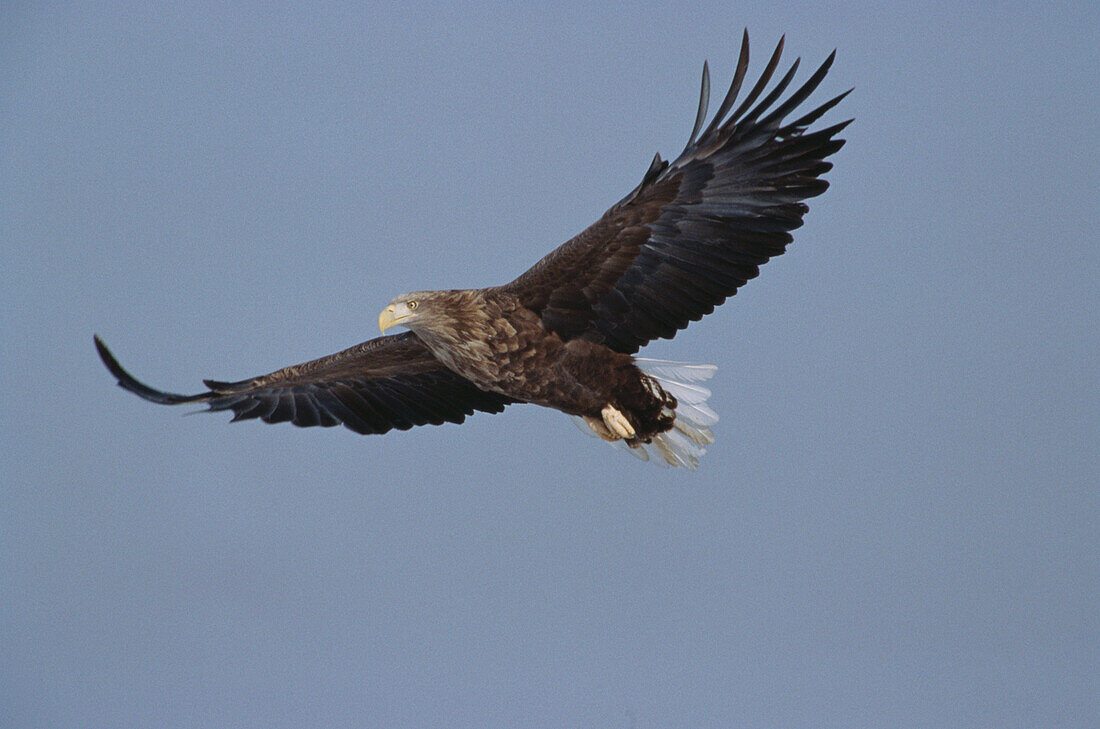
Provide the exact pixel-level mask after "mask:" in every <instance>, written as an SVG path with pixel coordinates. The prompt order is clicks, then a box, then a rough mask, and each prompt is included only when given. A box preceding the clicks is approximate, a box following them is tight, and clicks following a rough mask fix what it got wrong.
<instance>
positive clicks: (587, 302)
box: [501, 32, 849, 354]
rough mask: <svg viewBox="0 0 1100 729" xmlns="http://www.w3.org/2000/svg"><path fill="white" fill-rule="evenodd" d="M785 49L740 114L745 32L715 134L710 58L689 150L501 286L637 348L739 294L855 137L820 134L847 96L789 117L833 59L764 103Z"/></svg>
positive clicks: (620, 346)
mask: <svg viewBox="0 0 1100 729" xmlns="http://www.w3.org/2000/svg"><path fill="white" fill-rule="evenodd" d="M782 50H783V41H782V40H780V42H779V45H778V46H777V47H776V49H775V52H774V53H773V54H772V56H771V59H770V60H769V61H768V65H767V67H766V68H765V69H764V72H763V74H762V75H761V77H760V79H759V81H757V82H756V84H755V85H754V86H753V87H752V89H751V90H750V91H749V92H748V94H747V96H746V97H745V99H744V100H743V101H741V102H740V104H738V106H737V108H736V109H734V110H733V111H732V112H731V109H733V105H734V104H735V103H736V102H737V97H738V95H739V93H740V90H741V84H742V82H743V81H744V79H745V73H746V70H747V68H748V62H749V38H748V33H747V32H746V33H745V35H744V39H743V41H742V45H741V55H740V59H739V60H738V63H737V71H736V72H735V74H734V78H733V83H732V84H731V85H730V89H729V92H728V93H727V94H726V96H725V98H724V100H723V101H722V104H721V106H720V107H719V109H718V111H717V112H716V114H715V115H714V117H713V118H712V119H711V122H710V124H708V125H707V127H706V128H705V129H703V124H704V122H705V121H706V118H707V104H708V99H709V96H710V78H709V72H708V71H707V67H706V65H705V64H704V66H703V84H702V92H701V94H700V101H699V110H698V114H697V116H696V120H695V126H694V128H693V130H692V133H691V136H690V138H689V139H688V143H687V146H686V147H685V148H684V151H683V152H682V153H681V154H680V156H679V157H677V158H676V159H675V160H674V161H673V162H672V163H671V164H670V163H668V162H664V161H662V160H661V157H660V155H657V156H656V157H655V158H654V160H653V163H652V165H650V168H649V170H648V171H647V172H646V174H645V176H644V178H643V180H642V182H641V184H640V185H639V186H638V187H637V188H636V189H635V190H634V191H633V192H631V193H630V194H629V195H627V196H626V197H625V198H624V199H623V200H621V201H620V202H619V203H617V204H616V205H615V206H614V207H612V208H611V209H610V210H608V211H607V213H605V214H604V216H603V217H602V218H601V219H600V220H599V221H597V222H596V223H594V224H593V225H592V226H590V227H589V228H588V229H587V230H585V231H584V232H582V233H581V234H580V235H578V236H576V237H575V238H573V239H572V240H570V241H568V242H567V243H565V244H564V245H562V246H561V247H559V248H558V249H556V250H554V251H553V252H551V253H550V254H549V255H547V256H546V257H545V258H543V259H542V260H541V261H539V262H538V263H537V264H535V266H533V267H532V268H531V269H530V270H528V271H527V272H526V273H524V274H523V275H521V276H520V277H519V278H517V279H516V280H515V281H513V282H511V283H510V284H507V285H505V286H503V287H501V288H502V290H504V291H507V292H510V293H512V294H514V295H516V296H517V297H518V298H519V299H520V301H521V302H522V303H523V304H524V305H525V306H527V307H529V308H531V309H533V310H534V311H536V312H537V313H538V314H539V316H540V317H541V318H542V322H543V324H544V325H545V326H546V327H547V328H548V329H550V330H552V331H554V332H556V333H558V334H559V335H560V336H561V337H563V338H564V339H573V338H583V339H588V340H590V341H595V342H599V343H602V344H606V345H607V346H609V347H611V348H612V349H615V350H617V351H620V352H626V353H631V354H632V353H634V352H636V351H638V348H639V347H641V346H642V345H644V344H646V343H647V342H649V341H651V340H653V339H656V338H659V337H665V338H669V337H672V336H674V335H675V334H676V332H677V331H678V330H680V329H683V328H684V327H686V326H687V325H688V322H690V321H697V320H699V319H700V318H702V317H703V316H704V315H705V314H709V313H710V312H712V311H714V307H716V306H718V305H719V304H721V303H722V302H723V301H725V300H726V298H727V297H730V296H733V295H734V293H736V291H737V289H738V288H739V287H740V286H742V285H743V284H744V283H745V282H746V281H748V280H749V279H751V278H754V277H755V276H756V275H757V274H758V273H759V272H760V268H759V267H760V266H761V265H762V264H764V263H766V262H767V261H768V260H769V259H770V258H772V257H774V256H778V255H780V254H781V253H783V252H784V250H785V249H786V246H787V244H788V243H790V242H791V240H792V238H791V234H790V231H791V230H794V229H795V228H798V227H799V226H800V225H802V216H803V215H804V214H805V213H806V211H807V210H808V208H807V207H806V205H805V203H803V202H802V201H803V200H805V199H807V198H810V197H814V196H815V195H820V194H821V193H822V192H824V191H825V189H826V188H827V187H828V183H827V182H825V181H824V180H823V179H821V176H822V175H823V174H824V173H825V172H827V171H828V170H829V169H831V168H832V163H830V162H827V161H825V159H826V158H827V157H828V156H829V155H831V154H833V153H834V152H836V151H837V150H838V149H840V147H841V146H842V145H843V144H844V140H842V139H836V135H837V134H838V133H839V132H840V131H841V130H842V129H843V128H844V127H845V126H847V125H848V123H849V122H843V123H840V124H836V125H834V126H831V127H826V128H824V129H820V130H817V131H810V130H809V127H810V126H811V125H812V124H813V123H814V122H815V121H817V120H818V119H819V118H820V117H821V116H822V115H823V114H824V113H825V112H826V111H828V110H829V109H831V108H832V107H833V106H835V105H836V104H837V103H838V102H840V100H841V99H842V98H844V96H846V95H847V93H845V94H841V95H840V96H837V97H835V98H833V99H831V100H830V101H827V102H825V103H824V104H822V105H820V106H818V107H816V108H814V109H813V110H812V111H810V112H808V113H806V114H805V115H803V116H801V117H799V118H797V119H796V120H794V121H787V117H788V116H789V115H791V113H792V112H794V110H795V109H796V108H797V107H798V106H799V105H800V104H801V103H802V102H803V101H805V100H806V98H807V97H808V96H809V95H810V94H811V93H812V92H813V91H814V90H815V89H816V88H817V86H818V85H819V84H820V83H821V80H822V79H823V78H824V77H825V75H826V73H828V70H829V67H830V66H831V65H832V62H833V55H830V56H829V57H828V58H827V59H826V60H825V62H824V63H823V64H822V65H821V67H820V68H818V69H817V71H816V72H814V73H813V75H811V76H810V78H809V79H808V80H807V81H806V82H805V83H803V85H802V86H801V87H799V88H798V89H797V90H795V91H793V92H792V93H790V94H788V95H787V96H786V98H784V92H785V91H786V90H787V88H788V86H789V85H790V83H791V80H792V79H793V78H794V74H795V71H796V69H797V68H798V61H797V60H796V61H795V62H794V64H793V65H792V66H791V68H790V70H789V71H788V72H787V73H786V74H784V75H783V77H782V78H780V79H779V81H778V82H777V83H776V85H775V87H774V88H773V89H772V90H771V91H770V92H768V93H767V94H766V95H765V96H764V97H763V98H762V99H760V97H761V95H762V94H763V93H764V91H765V89H766V87H767V86H768V84H769V82H770V81H771V78H772V75H773V74H774V73H775V69H776V67H777V66H778V64H779V58H780V55H781V53H782ZM758 99H760V100H759V101H758Z"/></svg>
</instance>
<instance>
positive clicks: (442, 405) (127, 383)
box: [95, 332, 514, 433]
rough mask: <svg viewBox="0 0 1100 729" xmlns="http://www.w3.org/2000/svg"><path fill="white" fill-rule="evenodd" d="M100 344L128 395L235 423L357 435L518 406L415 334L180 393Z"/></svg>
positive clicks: (208, 382) (455, 420)
mask: <svg viewBox="0 0 1100 729" xmlns="http://www.w3.org/2000/svg"><path fill="white" fill-rule="evenodd" d="M95 346H96V349H97V350H99V356H100V358H101V359H102V360H103V364H105V365H107V369H108V370H110V371H111V374H112V375H114V376H115V378H116V379H117V380H118V384H119V386H120V387H122V388H123V389H124V390H129V391H130V392H132V393H134V394H135V395H138V396H139V397H143V398H145V399H146V400H150V401H152V402H155V403H160V404H162V405H179V404H181V403H190V402H197V403H205V404H206V405H207V407H208V408H209V409H210V410H231V411H232V412H233V420H234V421H237V420H250V419H252V418H259V419H260V420H263V421H264V422H267V423H282V422H290V423H293V424H294V425H297V426H300V427H303V428H306V427H310V426H314V425H319V426H321V427H331V426H333V425H339V424H341V423H343V424H344V425H345V426H346V427H348V428H349V429H351V430H354V431H355V432H356V433H385V432H386V431H388V430H391V429H392V428H397V429H399V430H407V429H409V428H411V427H413V426H414V425H426V424H428V423H430V424H432V425H440V424H442V423H461V422H462V421H463V420H465V418H466V416H467V415H472V414H473V413H474V412H475V411H478V410H481V411H484V412H488V413H499V412H500V411H501V410H503V409H504V406H505V405H507V404H509V403H511V402H514V400H511V399H509V398H506V397H504V396H503V395H497V394H496V393H492V392H485V391H484V390H479V389H478V388H477V387H475V386H474V384H473V383H472V382H470V381H469V380H466V379H464V378H462V377H461V376H459V375H457V374H455V373H454V372H452V371H451V370H449V369H447V368H446V367H444V366H443V365H442V364H441V363H440V362H439V360H437V359H436V358H435V357H434V356H433V355H432V353H431V352H430V351H429V350H428V348H427V347H426V346H424V343H423V342H421V341H420V339H419V338H418V337H417V336H416V335H415V334H413V333H412V332H405V333H404V334H398V335H396V336H387V337H379V338H377V339H372V340H370V341H367V342H363V343H362V344H358V345H356V346H354V347H351V348H350V349H345V350H344V351H342V352H337V353H336V354H333V355H329V356H328V357H322V358H321V359H316V360H313V361H312V362H306V363H304V364H300V365H295V366H293V367H286V368H284V369H281V370H279V371H277V372H272V373H271V374H269V375H263V376H262V377H253V378H251V379H248V380H242V381H240V382H218V381H215V380H204V382H205V383H206V386H207V387H209V388H210V390H209V391H208V392H203V393H199V394H197V395H177V394H174V393H170V392H162V391H161V390H155V389H153V388H152V387H149V386H148V385H145V384H143V383H141V382H138V381H137V380H135V379H134V378H133V376H132V375H131V374H130V373H129V372H127V371H126V370H124V369H122V366H121V365H119V363H118V360H116V359H115V358H114V356H113V355H112V354H111V352H110V350H108V349H107V346H106V345H105V344H103V342H102V340H100V338H99V337H98V336H97V337H95Z"/></svg>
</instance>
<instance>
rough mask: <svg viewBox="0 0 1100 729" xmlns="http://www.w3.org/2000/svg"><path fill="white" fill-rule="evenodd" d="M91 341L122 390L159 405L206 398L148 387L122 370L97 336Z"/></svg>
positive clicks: (204, 395)
mask: <svg viewBox="0 0 1100 729" xmlns="http://www.w3.org/2000/svg"><path fill="white" fill-rule="evenodd" d="M92 341H93V342H95V348H96V351H97V352H98V353H99V358H100V359H101V360H103V364H104V366H105V367H106V368H107V371H108V372H110V373H111V374H112V375H113V376H114V378H115V379H116V380H118V386H119V387H121V388H122V389H123V390H127V391H129V392H132V393H134V394H135V395H137V396H138V397H140V398H143V399H145V400H148V401H150V402H155V403H158V404H161V405H178V404H180V403H185V402H197V401H200V400H204V399H206V397H207V394H208V393H203V394H199V395H178V394H176V393H173V392H164V391H163V390H157V389H155V388H152V387H149V386H148V385H146V384H144V383H142V382H139V381H138V380H137V379H136V378H135V377H134V376H133V375H131V374H130V373H129V372H127V371H126V370H124V369H123V368H122V365H120V364H119V363H118V360H117V359H115V356H114V355H113V354H112V353H111V350H110V349H108V348H107V345H106V344H104V342H103V340H102V339H101V338H100V337H99V335H98V334H93V335H92Z"/></svg>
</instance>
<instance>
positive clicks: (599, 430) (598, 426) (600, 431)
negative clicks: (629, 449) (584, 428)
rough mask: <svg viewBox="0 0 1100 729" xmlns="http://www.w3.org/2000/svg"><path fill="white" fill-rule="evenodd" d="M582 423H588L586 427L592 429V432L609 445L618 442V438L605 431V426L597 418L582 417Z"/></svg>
mask: <svg viewBox="0 0 1100 729" xmlns="http://www.w3.org/2000/svg"><path fill="white" fill-rule="evenodd" d="M584 422H586V423H588V427H589V428H591V429H592V432H593V433H595V434H596V435H598V436H600V437H601V438H603V439H604V440H606V441H607V442H609V443H614V442H615V441H617V440H619V437H618V436H617V435H615V434H614V433H612V432H611V431H610V430H608V429H607V426H606V425H604V424H603V421H602V420H600V419H599V418H593V417H591V416H589V415H585V416H584Z"/></svg>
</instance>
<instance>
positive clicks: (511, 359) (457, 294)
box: [95, 33, 848, 467]
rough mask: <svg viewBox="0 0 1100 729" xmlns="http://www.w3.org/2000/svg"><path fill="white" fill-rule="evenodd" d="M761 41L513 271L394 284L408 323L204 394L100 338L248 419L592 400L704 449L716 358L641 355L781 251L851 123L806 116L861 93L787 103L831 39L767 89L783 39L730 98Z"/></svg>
mask: <svg viewBox="0 0 1100 729" xmlns="http://www.w3.org/2000/svg"><path fill="white" fill-rule="evenodd" d="M748 48H749V45H748V34H747V33H746V34H745V36H744V39H743V41H742V46H741V55H740V58H739V61H738V64H737V70H736V73H735V75H734V79H733V83H732V84H731V86H730V90H729V92H728V93H727V95H726V97H725V98H724V100H723V102H722V104H721V106H720V108H719V110H718V112H717V113H716V114H715V116H714V117H713V118H712V120H711V122H710V123H709V124H708V125H707V127H706V128H705V129H704V128H703V123H704V122H705V120H706V117H707V113H706V111H707V99H708V97H709V86H710V81H709V75H708V71H707V67H706V65H705V64H704V66H703V84H702V86H703V87H702V92H701V94H700V103H699V110H698V114H697V118H696V122H695V127H694V129H693V130H692V133H691V136H690V138H689V140H688V144H687V146H686V147H685V148H684V150H683V152H682V153H681V154H680V155H679V156H678V157H677V158H676V159H675V160H674V161H672V162H671V163H669V162H664V161H662V160H661V158H660V155H658V156H656V157H655V158H654V160H653V163H652V164H651V165H650V167H649V169H648V171H647V172H646V174H645V176H644V178H643V179H642V182H641V184H639V185H638V187H637V188H635V190H633V191H632V192H631V193H630V194H629V195H627V196H626V197H625V198H623V200H621V201H620V202H619V203H617V204H616V205H614V206H613V207H612V208H611V209H610V210H608V211H607V213H605V214H604V216H603V217H602V218H600V220H598V221H597V222H596V223H594V224H593V225H592V226H590V227H589V228H588V229H587V230H585V231H584V232H582V233H581V234H580V235H578V236H576V237H575V238H573V239H572V240H570V241H568V242H567V243H565V244H564V245H562V246H561V247H559V248H558V249H556V250H555V251H553V252H551V253H550V254H549V255H547V256H546V257H545V258H543V259H542V260H541V261H539V262H538V263H537V264H535V266H533V267H532V268H531V269H530V270H528V271H527V272H526V273H524V274H523V275H521V276H520V277H519V278H517V279H516V280H514V281H512V282H511V283H508V284H505V285H504V286H498V287H493V288H488V289H476V290H460V291H429V292H415V293H412V294H404V295H402V296H399V297H397V298H396V299H394V300H393V301H392V302H391V303H390V305H389V306H388V307H387V308H386V309H385V310H384V311H383V312H382V314H381V316H380V317H379V325H380V327H381V328H382V330H383V332H384V331H385V329H386V328H388V327H389V326H393V325H395V324H400V325H403V326H407V327H408V328H409V329H410V330H411V331H409V332H406V333H404V334H400V335H396V336H383V337H380V338H377V339H372V340H370V341H368V342H364V343H363V344H360V345H357V346H355V347H352V348H351V349H347V350H344V351H343V352H339V353H337V354H334V355H331V356H329V357H324V358H322V359H318V360H314V361H312V362H307V363H305V364H301V365H296V366H293V367H287V368H285V369H282V370H279V371H277V372H273V373H271V374H269V375H264V376H262V377H255V378H252V379H249V380H243V381H241V382H233V383H227V382H215V381H212V380H206V381H205V382H206V385H207V387H208V388H209V390H208V391H207V392H203V393H200V394H197V395H175V394H171V393H166V392H162V391H159V390H155V389H153V388H150V387H148V386H146V385H144V384H142V383H140V382H138V381H137V380H135V379H134V378H133V377H132V376H131V375H129V373H127V372H126V371H125V370H123V369H122V367H121V366H120V365H119V364H118V362H117V361H116V360H115V358H114V357H113V356H112V355H111V353H110V352H109V351H108V350H107V348H106V347H105V346H104V345H103V343H102V341H100V340H99V338H98V337H96V340H95V342H96V347H97V348H98V350H99V354H100V356H101V357H102V359H103V361H104V363H105V364H106V365H107V368H108V369H109V370H110V371H111V373H112V374H113V375H114V376H115V377H116V378H117V379H118V383H119V385H120V386H122V387H123V388H125V389H127V390H130V391H131V392H134V393H135V394H137V395H139V396H141V397H143V398H145V399H147V400H151V401H153V402H157V403H162V404H178V403H186V402H202V403H206V404H207V406H208V408H209V409H210V410H231V411H233V413H234V417H233V420H245V419H250V418H260V419H261V420H264V421H266V422H269V423H276V422H283V421H289V422H292V423H294V424H295V425H299V426H303V427H305V426H312V425H320V426H332V425H337V424H340V423H343V424H344V425H346V426H347V427H348V428H350V429H352V430H354V431H356V432H359V433H384V432H386V431H388V430H390V429H391V428H398V429H407V428H410V427H412V426H414V425H424V424H428V423H431V424H440V423H444V422H454V423H461V422H462V421H463V420H464V419H465V417H466V416H467V415H470V414H472V413H473V412H475V411H478V410H480V411H484V412H490V413H496V412H500V411H501V410H503V409H504V407H505V406H506V405H508V404H510V403H515V402H529V403H534V404H537V405H543V406H546V407H551V408H554V409H557V410H561V411H562V412H565V413H568V414H570V415H573V416H576V417H578V418H581V419H583V421H584V423H585V424H586V426H587V427H588V428H589V429H591V431H592V432H593V433H595V434H597V435H599V436H600V437H602V438H604V439H606V440H609V441H613V442H619V443H623V444H625V445H627V446H629V449H630V450H631V452H633V453H635V454H636V455H641V456H646V453H647V451H646V447H647V446H650V447H651V450H653V451H654V452H656V453H657V454H659V455H660V457H661V458H662V459H663V460H664V461H665V462H666V463H669V464H671V465H682V466H688V467H691V466H694V465H695V463H696V459H697V457H698V455H700V454H701V453H702V452H703V448H704V446H706V445H707V444H709V443H710V442H712V441H713V435H712V434H711V431H710V426H711V425H712V424H713V423H714V422H715V421H716V420H717V416H716V415H714V412H713V411H712V410H711V409H710V408H709V407H708V406H707V405H706V403H705V400H706V397H707V396H708V395H709V392H708V391H707V390H706V389H705V388H703V387H701V386H699V385H698V384H696V383H697V382H698V381H699V380H702V379H706V378H707V377H709V376H710V375H711V374H712V373H713V371H714V369H713V367H710V366H707V365H684V364H678V363H668V362H656V361H646V360H641V359H636V358H635V357H633V356H632V355H633V354H634V353H635V352H637V351H638V349H639V348H640V347H641V346H643V345H645V344H646V343H647V342H650V341H652V340H653V339H656V338H661V337H665V338H668V337H672V336H674V335H675V333H676V332H677V331H678V330H680V329H683V328H684V327H685V326H687V324H688V322H690V321H696V320H698V319H700V318H701V317H702V316H703V315H705V314H709V313H710V312H712V311H713V310H714V307H715V306H718V305H719V304H721V303H722V302H723V301H725V299H726V298H728V297H730V296H732V295H733V294H734V293H736V291H737V289H738V288H739V287H740V286H741V285H743V284H744V283H745V282H746V281H748V280H749V279H751V278H754V277H755V276H756V275H757V274H758V273H759V266H760V265H762V264H763V263H765V262H767V261H768V260H769V259H770V258H772V257H773V256H777V255H779V254H781V253H783V252H784V250H785V249H786V245H787V244H788V243H790V242H791V234H790V231H791V230H793V229H795V228H797V227H799V226H800V225H801V224H802V216H803V215H804V214H805V213H806V210H807V207H806V205H805V204H804V203H803V202H802V201H803V200H805V199H807V198H810V197H813V196H815V195H819V194H821V193H822V192H824V190H825V189H826V187H827V186H828V183H826V182H825V181H824V180H823V179H821V176H822V175H823V174H824V173H825V172H826V171H828V170H829V169H830V168H831V167H832V165H831V163H830V162H827V161H825V160H826V158H827V157H829V156H830V155H831V154H833V153H834V152H836V151H837V150H838V149H840V147H841V146H842V145H843V144H844V141H843V140H841V139H837V138H836V135H837V134H838V133H839V132H840V131H841V130H842V129H843V128H844V127H845V126H846V125H847V124H848V122H843V123H840V124H836V125H834V126H830V127H826V128H823V129H820V130H816V131H809V127H810V126H811V125H812V124H813V123H814V122H815V121H817V120H818V119H819V118H820V117H821V116H822V115H823V114H824V113H825V112H826V111H828V110H829V109H831V108H832V107H833V106H835V105H836V104H837V103H838V102H839V101H840V100H841V99H842V98H843V97H844V96H845V95H846V94H841V95H840V96H837V97H835V98H833V99H831V100H830V101H827V102H825V103H824V104H822V105H820V106H818V107H817V108H815V109H813V110H812V111H810V112H809V113H807V114H805V115H804V116H802V117H800V118H798V119H796V120H795V121H792V122H788V121H786V117H787V116H788V115H790V114H791V113H792V112H793V111H794V109H795V108H796V107H797V106H798V105H799V104H800V103H801V102H803V101H804V100H805V99H806V98H807V97H808V96H809V95H810V94H811V93H812V92H813V91H814V90H815V89H816V88H817V86H818V85H819V84H820V82H821V80H822V79H823V78H824V77H825V74H826V73H827V72H828V69H829V67H830V66H831V64H832V61H833V55H830V56H829V57H828V59H826V61H825V62H824V63H823V64H822V65H821V67H820V68H818V70H817V71H816V72H815V73H814V74H813V75H812V76H811V77H810V78H809V79H808V80H807V81H806V82H805V83H804V84H803V85H802V86H801V87H800V88H798V89H797V90H796V91H794V92H793V93H791V94H790V95H789V96H788V97H787V98H786V99H785V100H782V101H780V99H781V97H782V96H783V94H784V92H785V91H786V89H787V87H788V86H789V85H790V82H791V80H792V79H793V77H794V73H795V70H796V69H797V67H798V61H797V60H796V61H795V62H794V64H793V65H792V67H791V69H790V70H789V71H788V72H787V73H786V74H785V75H784V76H783V77H782V78H781V79H780V80H779V81H778V82H777V83H776V85H775V87H774V88H773V89H772V90H771V91H770V92H769V93H768V94H767V95H766V96H765V97H764V98H763V99H762V100H760V101H758V99H760V97H761V95H762V94H763V92H764V90H765V88H766V86H767V85H768V83H769V81H770V80H771V78H772V75H773V74H774V72H775V69H776V67H777V65H778V63H779V57H780V54H781V52H782V48H783V41H782V40H780V42H779V45H778V46H777V47H776V49H775V52H774V53H773V54H772V56H771V59H770V60H769V62H768V64H767V67H766V68H765V70H764V72H763V73H762V75H761V77H760V79H759V81H758V82H757V83H756V84H755V85H754V86H753V88H752V89H751V90H750V91H749V93H748V94H747V96H746V98H745V99H744V100H743V101H742V102H741V103H740V104H739V105H738V107H737V109H736V110H733V111H732V113H731V109H732V108H733V105H734V103H735V102H736V100H737V96H738V94H739V92H740V89H741V84H742V82H743V81H744V78H745V73H746V70H747V67H748V55H749V54H748Z"/></svg>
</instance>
